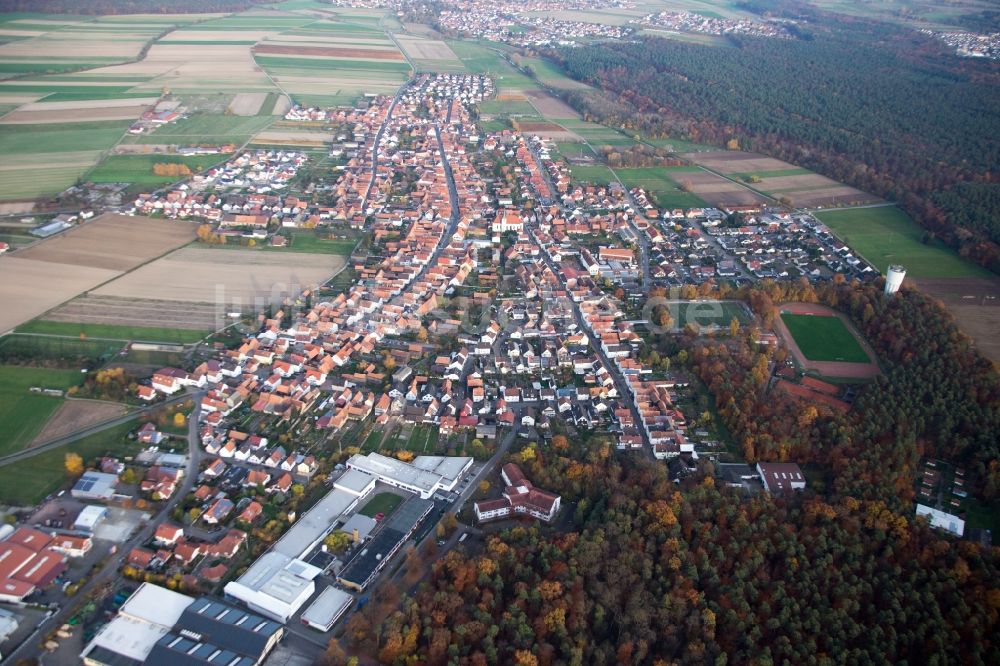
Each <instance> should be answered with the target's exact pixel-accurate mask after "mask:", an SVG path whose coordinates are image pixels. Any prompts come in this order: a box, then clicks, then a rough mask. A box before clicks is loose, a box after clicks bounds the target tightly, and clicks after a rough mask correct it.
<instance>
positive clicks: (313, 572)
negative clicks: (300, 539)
mask: <svg viewBox="0 0 1000 666" xmlns="http://www.w3.org/2000/svg"><path fill="white" fill-rule="evenodd" d="M321 573H322V570H320V569H318V568H316V567H314V566H312V565H310V564H307V563H305V562H303V561H302V560H299V559H296V558H292V557H288V556H287V555H283V554H282V553H279V552H277V551H274V550H269V551H268V552H266V553H264V554H263V555H261V556H260V557H259V558H257V561H256V562H254V563H253V564H252V565H251V566H250V568H249V569H247V570H246V573H244V574H243V575H242V576H240V577H239V578H238V579H237V580H234V581H230V582H229V583H226V587H225V593H226V596H227V597H229V598H232V599H237V600H239V601H242V602H243V603H245V604H246V605H247V607H248V608H250V610H253V611H256V612H258V613H261V614H262V615H265V616H267V617H269V618H271V619H273V620H276V621H278V622H288V618H290V617H291V616H293V615H295V613H297V612H298V611H299V609H300V608H302V606H303V605H305V603H306V601H308V600H309V597H311V596H312V595H313V593H314V592H315V591H316V584H315V583H314V582H313V581H314V580H315V579H316V577H317V576H319V575H320V574H321Z"/></svg>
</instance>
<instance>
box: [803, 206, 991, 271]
mask: <svg viewBox="0 0 1000 666" xmlns="http://www.w3.org/2000/svg"><path fill="white" fill-rule="evenodd" d="M816 217H818V218H819V219H820V221H821V222H823V224H825V225H826V226H828V227H830V230H831V231H833V233H835V234H836V235H837V236H838V237H839V238H840V239H841V240H842V241H844V242H845V243H846V244H847V245H849V246H850V247H851V249H853V250H855V251H856V252H858V253H859V254H861V256H862V257H864V258H865V259H867V260H868V261H869V262H871V263H873V264H874V265H875V267H876V268H878V269H879V270H880V271H882V272H883V273H884V272H885V271H886V270H887V269H888V267H889V265H890V264H902V265H903V266H904V267H905V268H906V275H907V277H915V278H921V277H923V278H965V277H988V276H989V275H991V273H989V272H987V271H986V269H984V268H980V267H979V266H976V265H975V264H972V263H970V262H968V261H965V260H964V259H962V258H961V257H959V256H958V255H957V254H956V253H955V252H954V251H953V250H951V249H950V248H948V247H945V246H944V244H942V243H940V242H938V241H935V240H929V241H928V242H927V243H923V242H922V238H923V235H924V230H923V229H922V228H920V226H919V225H918V224H917V223H916V222H914V221H913V220H912V219H910V216H909V215H907V214H906V213H904V212H903V211H901V210H900V209H899V208H896V207H895V206H881V207H878V208H853V209H849V210H829V211H823V212H820V213H816Z"/></svg>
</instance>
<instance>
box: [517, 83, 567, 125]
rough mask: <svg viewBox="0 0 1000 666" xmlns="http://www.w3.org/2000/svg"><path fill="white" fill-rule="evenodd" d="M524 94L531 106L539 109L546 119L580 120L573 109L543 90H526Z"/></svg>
mask: <svg viewBox="0 0 1000 666" xmlns="http://www.w3.org/2000/svg"><path fill="white" fill-rule="evenodd" d="M524 94H525V96H526V97H527V98H528V101H529V102H531V105H532V106H533V107H535V108H536V109H538V113H540V114H542V115H543V116H545V117H546V118H574V119H579V118H580V114H579V113H577V112H576V110H574V109H573V107H571V106H570V105H569V104H566V102H563V101H562V100H561V99H557V98H555V97H553V96H552V95H550V94H548V93H547V92H545V91H543V90H525V91H524Z"/></svg>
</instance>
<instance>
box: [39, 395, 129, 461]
mask: <svg viewBox="0 0 1000 666" xmlns="http://www.w3.org/2000/svg"><path fill="white" fill-rule="evenodd" d="M126 412H127V410H126V409H125V406H124V405H121V404H118V403H114V402H98V401H97V400H67V401H65V402H64V403H63V404H61V405H60V406H59V409H57V410H56V412H55V414H53V415H52V416H51V417H50V418H49V420H48V421H46V423H45V425H44V426H43V427H42V429H41V430H40V431H39V432H38V434H37V435H36V436H35V439H33V440H32V441H31V443H30V444H29V445H28V448H29V449H30V448H31V447H33V446H38V445H39V444H43V443H45V442H48V441H50V440H53V439H57V438H59V437H65V436H66V435H72V434H73V433H74V432H77V431H78V430H83V429H85V428H87V427H89V426H92V425H96V424H98V423H102V422H104V421H108V420H110V419H113V418H115V417H116V416H122V415H124V414H125V413H126Z"/></svg>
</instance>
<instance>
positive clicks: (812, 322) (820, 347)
mask: <svg viewBox="0 0 1000 666" xmlns="http://www.w3.org/2000/svg"><path fill="white" fill-rule="evenodd" d="M781 320H782V321H783V322H785V326H787V327H788V332H789V333H791V334H792V337H793V338H795V343H796V344H797V345H798V346H799V349H801V350H802V354H803V355H804V356H805V357H806V358H807V359H809V360H810V361H840V362H845V363H870V362H871V359H870V358H868V354H866V353H865V350H864V349H862V348H861V345H860V344H859V343H858V341H857V339H856V338H855V337H854V336H853V335H851V332H850V331H849V330H847V326H845V325H844V322H842V321H841V320H840V318H839V317H824V316H822V315H797V314H788V313H782V314H781Z"/></svg>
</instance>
